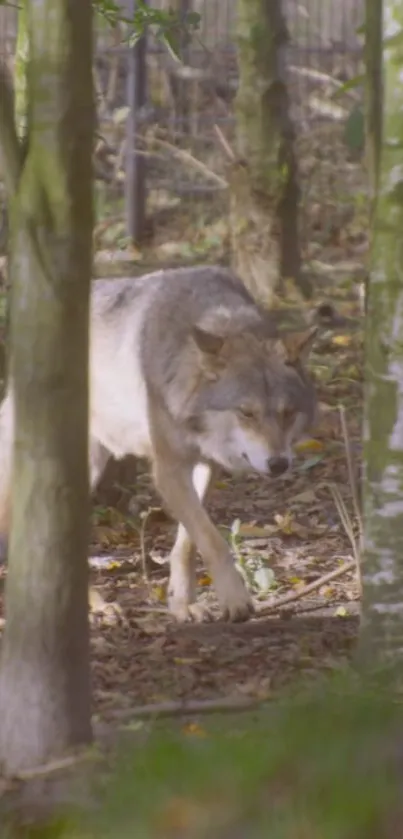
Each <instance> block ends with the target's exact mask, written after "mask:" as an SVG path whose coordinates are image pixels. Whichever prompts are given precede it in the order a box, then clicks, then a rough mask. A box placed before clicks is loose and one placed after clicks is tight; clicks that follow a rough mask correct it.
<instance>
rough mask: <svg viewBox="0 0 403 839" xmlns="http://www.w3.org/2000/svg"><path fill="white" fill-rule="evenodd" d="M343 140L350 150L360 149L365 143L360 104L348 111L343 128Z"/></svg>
mask: <svg viewBox="0 0 403 839" xmlns="http://www.w3.org/2000/svg"><path fill="white" fill-rule="evenodd" d="M344 141H345V143H346V145H347V146H348V148H349V149H350V150H351V151H361V150H362V149H363V148H364V143H365V123H364V114H363V111H362V108H361V106H360V105H355V107H354V108H353V109H352V111H351V112H350V115H349V117H348V119H347V122H346V125H345V129H344Z"/></svg>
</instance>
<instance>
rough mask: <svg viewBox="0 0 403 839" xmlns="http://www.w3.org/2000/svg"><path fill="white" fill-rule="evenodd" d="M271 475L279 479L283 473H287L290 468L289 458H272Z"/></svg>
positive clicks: (270, 462)
mask: <svg viewBox="0 0 403 839" xmlns="http://www.w3.org/2000/svg"><path fill="white" fill-rule="evenodd" d="M268 467H269V472H270V475H272V476H273V478H278V476H279V475H282V474H283V472H286V471H287V469H288V467H289V460H288V457H270V458H269V461H268Z"/></svg>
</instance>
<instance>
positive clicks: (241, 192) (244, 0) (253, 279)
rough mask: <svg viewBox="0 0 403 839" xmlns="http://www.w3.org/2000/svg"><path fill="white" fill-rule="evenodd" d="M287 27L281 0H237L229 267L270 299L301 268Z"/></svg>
mask: <svg viewBox="0 0 403 839" xmlns="http://www.w3.org/2000/svg"><path fill="white" fill-rule="evenodd" d="M287 43H288V32H287V27H286V24H285V20H284V17H283V15H282V11H281V0H238V5H237V44H238V59H239V73H240V83H239V89H238V94H237V98H236V115H237V140H238V149H237V151H238V153H239V155H240V162H237V163H236V164H235V165H234V167H233V171H232V177H231V179H230V186H231V199H230V201H231V206H230V225H231V238H232V253H233V262H234V267H235V269H236V271H237V273H238V274H239V275H240V276H241V277H242V279H243V281H244V283H245V285H246V286H247V287H248V288H249V289H250V291H251V292H252V294H253V295H254V296H255V297H256V298H257V299H259V300H260V301H261V302H263V304H265V305H271V304H272V302H273V298H274V297H275V295H276V294H277V293H279V292H280V293H284V291H285V286H286V283H285V282H284V281H285V280H287V279H291V280H292V281H293V282H294V283H295V284H296V285H297V286H298V287H299V289H300V290H302V291H303V293H304V294H307V293H308V292H309V287H308V283H307V281H306V280H305V279H304V277H303V275H302V274H301V261H300V247H299V235H298V203H299V188H298V177H297V164H296V159H295V154H294V130H293V126H292V122H291V119H290V115H289V100H288V92H287V86H286V81H285V50H286V47H287Z"/></svg>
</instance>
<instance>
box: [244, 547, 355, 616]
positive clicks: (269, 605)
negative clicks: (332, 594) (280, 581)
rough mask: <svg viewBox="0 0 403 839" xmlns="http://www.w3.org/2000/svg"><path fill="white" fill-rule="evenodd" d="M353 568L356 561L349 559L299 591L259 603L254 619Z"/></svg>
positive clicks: (299, 597)
mask: <svg viewBox="0 0 403 839" xmlns="http://www.w3.org/2000/svg"><path fill="white" fill-rule="evenodd" d="M353 568H356V561H355V559H350V560H349V561H348V562H345V563H344V565H341V566H340V568H336V569H335V570H334V571H329V573H328V574H324V575H323V577H319V579H318V580H314V582H313V583H309V584H308V585H307V586H304V587H303V588H301V589H300V590H299V591H293V592H291V593H290V594H285V595H284V597H278V598H277V599H276V600H273V601H267V602H265V603H259V605H258V606H257V607H256V609H255V614H256V617H258V618H260V617H262V615H268V614H269V613H270V612H274V611H275V610H276V609H279V608H281V607H282V606H287V604H288V603H293V602H294V601H295V600H300V599H301V598H302V597H305V595H306V594H310V592H311V591H316V590H317V589H318V588H320V587H321V586H324V585H326V583H330V582H331V580H335V579H336V578H337V577H341V576H342V574H345V573H346V572H347V571H352V569H353Z"/></svg>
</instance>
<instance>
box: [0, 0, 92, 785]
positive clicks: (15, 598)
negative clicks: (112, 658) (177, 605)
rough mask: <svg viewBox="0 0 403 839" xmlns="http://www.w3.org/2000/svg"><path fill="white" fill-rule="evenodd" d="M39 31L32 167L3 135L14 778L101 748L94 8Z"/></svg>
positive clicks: (43, 9) (5, 665)
mask: <svg viewBox="0 0 403 839" xmlns="http://www.w3.org/2000/svg"><path fill="white" fill-rule="evenodd" d="M27 24H28V38H29V47H30V48H29V72H28V89H27V95H28V138H29V143H28V153H27V155H26V156H25V158H24V157H23V156H22V152H21V149H15V148H14V150H13V146H12V143H11V144H10V142H9V140H10V136H12V134H13V130H12V126H10V123H9V122H7V123H5V122H4V119H3V122H2V123H1V125H0V131H1V133H0V144H1V150H2V153H3V157H5V156H6V157H7V161H8V172H9V179H8V181H9V185H10V181H11V182H12V180H13V174H12V173H13V172H14V171H15V170H18V165H17V164H18V161H19V164H20V171H19V173H18V179H16V183H15V188H14V192H15V198H14V200H13V207H12V224H11V232H12V254H13V258H12V273H13V276H12V286H13V294H12V311H11V368H10V374H11V377H12V379H13V383H14V392H15V425H16V430H15V438H16V439H15V446H14V471H13V493H12V511H13V518H12V530H11V539H10V555H9V571H8V578H7V586H6V629H5V635H4V642H3V648H2V659H1V670H0V761H1V762H2V765H3V769H4V770H5V771H6V772H7V773H15V772H18V771H19V770H21V769H23V768H27V767H32V766H35V765H37V764H40V763H43V762H44V761H46V760H47V759H49V758H51V757H55V756H58V755H61V754H63V753H64V752H65V751H66V750H67V749H69V748H71V747H74V746H77V745H80V744H85V743H88V742H89V741H90V740H91V717H90V675H89V627H88V563H87V549H88V527H89V491H88V456H87V449H88V319H89V290H90V277H91V245H92V222H93V219H92V142H93V129H94V103H93V90H92V69H91V64H92V15H91V2H90V0H30V2H29V3H28V4H27ZM4 90H5V88H4V87H3V93H4ZM0 95H1V94H0ZM4 101H5V99H4V98H3V102H4ZM3 117H4V112H3ZM16 161H17V163H16Z"/></svg>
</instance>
